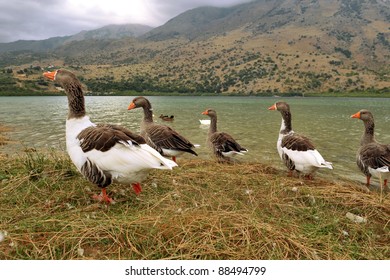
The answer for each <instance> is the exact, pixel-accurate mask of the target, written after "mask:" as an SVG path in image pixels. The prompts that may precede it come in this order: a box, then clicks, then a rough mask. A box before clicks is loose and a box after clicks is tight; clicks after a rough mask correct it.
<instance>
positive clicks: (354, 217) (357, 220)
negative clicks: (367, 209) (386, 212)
mask: <svg viewBox="0 0 390 280" xmlns="http://www.w3.org/2000/svg"><path fill="white" fill-rule="evenodd" d="M345 216H346V217H347V218H348V219H350V220H351V221H352V222H355V223H357V224H361V223H366V222H367V219H366V218H363V217H360V216H358V215H355V214H352V213H351V212H348V213H347V214H346V215H345Z"/></svg>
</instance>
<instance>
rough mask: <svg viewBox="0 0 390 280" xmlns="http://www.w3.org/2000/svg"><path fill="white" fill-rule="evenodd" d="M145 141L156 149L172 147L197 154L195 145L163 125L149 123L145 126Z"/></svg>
mask: <svg viewBox="0 0 390 280" xmlns="http://www.w3.org/2000/svg"><path fill="white" fill-rule="evenodd" d="M146 135H147V139H146V141H147V142H148V144H149V145H150V146H152V147H153V148H155V149H156V150H158V151H161V150H162V149H172V150H179V151H185V152H189V153H191V154H194V155H197V153H196V152H195V151H193V150H192V148H195V146H194V145H193V144H192V143H191V142H190V141H189V140H187V139H186V138H185V137H183V136H182V135H180V134H179V133H178V132H176V131H175V130H173V129H172V128H170V127H169V126H165V125H157V124H151V125H149V126H148V127H147V128H146Z"/></svg>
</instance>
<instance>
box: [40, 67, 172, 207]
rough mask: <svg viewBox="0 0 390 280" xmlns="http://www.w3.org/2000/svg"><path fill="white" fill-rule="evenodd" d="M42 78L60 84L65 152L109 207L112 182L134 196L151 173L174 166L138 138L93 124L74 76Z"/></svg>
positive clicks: (113, 127)
mask: <svg viewBox="0 0 390 280" xmlns="http://www.w3.org/2000/svg"><path fill="white" fill-rule="evenodd" d="M43 75H44V77H46V78H48V79H50V80H52V81H54V82H56V83H58V84H60V85H61V86H62V87H63V88H64V90H65V92H66V95H67V98H68V117H67V120H66V148H67V152H68V154H69V156H70V158H71V160H72V162H73V163H74V165H75V166H76V168H77V169H78V171H79V172H80V173H81V174H82V175H83V176H84V177H85V178H86V179H88V180H89V181H90V182H91V183H93V184H96V185H97V186H98V187H100V188H101V189H102V191H101V194H100V195H95V196H93V198H94V199H97V200H99V201H102V202H106V203H108V204H110V203H113V202H114V200H113V199H111V198H110V197H109V196H108V195H107V192H106V188H107V187H108V186H109V185H110V184H111V183H112V182H118V183H122V184H131V185H132V186H133V188H134V191H135V192H136V194H139V193H140V192H141V185H140V182H141V181H142V180H143V179H144V178H145V177H146V176H147V174H148V171H149V170H151V169H172V168H173V167H175V166H177V164H176V163H175V162H173V161H171V160H169V159H166V158H164V157H162V156H161V155H160V154H159V153H158V152H157V151H156V150H154V149H153V148H151V147H150V146H149V145H147V144H146V141H145V139H144V138H143V137H141V136H140V135H137V134H135V133H133V132H131V131H130V130H128V129H126V128H124V127H122V126H119V125H113V124H94V123H93V122H91V120H90V118H89V116H87V115H86V110H85V102H84V94H83V90H82V85H81V83H80V81H79V80H78V78H77V77H76V75H75V74H73V73H72V72H70V71H68V70H66V69H59V70H56V71H52V72H46V73H44V74H43Z"/></svg>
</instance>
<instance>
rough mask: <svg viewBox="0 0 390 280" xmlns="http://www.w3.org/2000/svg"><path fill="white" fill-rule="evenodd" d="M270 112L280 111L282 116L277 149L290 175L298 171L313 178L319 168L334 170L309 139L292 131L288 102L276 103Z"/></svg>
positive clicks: (270, 108)
mask: <svg viewBox="0 0 390 280" xmlns="http://www.w3.org/2000/svg"><path fill="white" fill-rule="evenodd" d="M268 110H278V111H279V112H280V113H281V115H282V125H281V127H280V132H279V138H278V142H277V149H278V153H279V156H280V158H281V159H282V161H283V162H284V164H285V165H286V166H287V168H288V170H289V174H290V175H292V171H293V170H296V171H298V172H301V173H303V174H304V175H306V176H307V177H308V178H312V174H313V173H314V172H315V171H316V170H317V169H318V168H329V169H333V167H332V163H331V162H327V161H325V160H324V158H323V157H322V156H321V154H320V153H319V152H318V151H317V150H316V148H315V147H314V145H313V143H312V142H311V141H310V139H309V138H307V137H305V136H303V135H299V134H296V133H295V132H294V131H293V130H292V126H291V112H290V106H289V105H288V104H287V103H286V102H276V103H275V104H274V105H273V106H271V107H269V108H268Z"/></svg>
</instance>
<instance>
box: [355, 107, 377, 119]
mask: <svg viewBox="0 0 390 280" xmlns="http://www.w3.org/2000/svg"><path fill="white" fill-rule="evenodd" d="M351 118H354V119H361V120H362V121H364V122H366V121H373V120H374V116H373V115H372V113H371V112H370V111H368V110H366V109H362V110H360V111H359V112H357V113H355V114H353V115H352V116H351Z"/></svg>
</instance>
